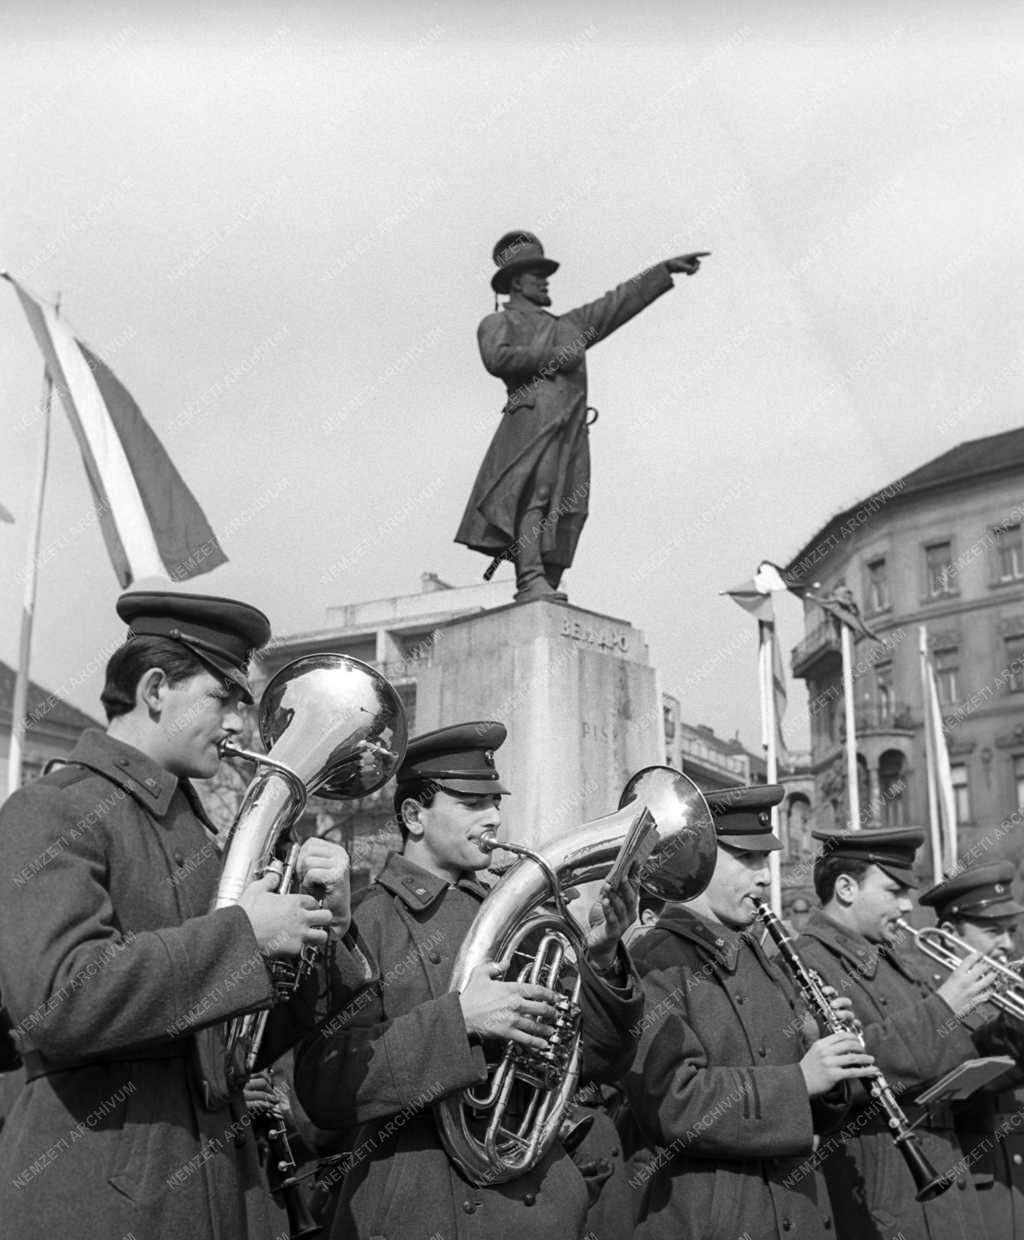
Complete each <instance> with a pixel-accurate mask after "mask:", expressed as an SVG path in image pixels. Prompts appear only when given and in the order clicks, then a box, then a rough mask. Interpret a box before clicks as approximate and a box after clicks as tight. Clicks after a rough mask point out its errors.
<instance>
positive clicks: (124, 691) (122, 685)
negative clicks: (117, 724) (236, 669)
mask: <svg viewBox="0 0 1024 1240" xmlns="http://www.w3.org/2000/svg"><path fill="white" fill-rule="evenodd" d="M151 667H158V668H160V670H161V671H162V672H164V674H165V675H166V676H167V679H168V681H169V682H170V683H171V684H172V685H177V684H180V683H181V682H182V681H183V680H189V679H190V678H191V677H193V676H195V675H196V674H197V673H198V672H205V671H206V670H207V667H206V664H205V663H203V661H202V660H201V659H199V658H197V657H196V656H195V655H194V654H193V653H192V651H191V650H189V649H188V647H187V646H183V645H182V644H181V643H180V642H176V641H171V639H170V638H167V637H149V636H141V637H130V638H129V639H128V640H127V641H126V642H125V643H124V645H123V646H118V648H117V649H116V650H115V651H114V653H113V654H112V655H111V656H110V660H109V662H108V663H107V682H106V684H105V685H104V686H103V692H102V693H101V694H100V701H101V702H102V703H103V709H104V710H105V711H106V712H107V722H108V723H109V722H110V720H111V719H116V718H117V717H118V715H127V714H128V712H129V711H131V710H134V709H135V690H136V689H137V688H138V686H139V681H140V679H141V678H142V676H143V675H145V673H146V672H148V671H149V669H150V668H151Z"/></svg>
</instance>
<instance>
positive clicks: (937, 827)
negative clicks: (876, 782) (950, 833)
mask: <svg viewBox="0 0 1024 1240" xmlns="http://www.w3.org/2000/svg"><path fill="white" fill-rule="evenodd" d="M917 652H918V656H919V658H918V662H919V665H920V669H921V701H922V702H923V703H924V711H923V712H922V713H923V714H924V768H925V770H924V774H925V783H926V784H927V785H928V836H929V839H930V840H931V845H932V881H933V882H935V883H941V882H942V879H943V872H942V861H943V855H942V824H941V822H940V820H939V798H938V790H937V788H936V774H937V772H938V754H937V753H936V737H935V732H934V727H933V723H932V709H931V705H932V703H931V684H930V682H929V677H928V630H927V629H926V628H925V626H924V625H923V624H921V625H918V628H917Z"/></svg>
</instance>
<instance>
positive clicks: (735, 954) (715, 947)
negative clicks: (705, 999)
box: [656, 905, 742, 973]
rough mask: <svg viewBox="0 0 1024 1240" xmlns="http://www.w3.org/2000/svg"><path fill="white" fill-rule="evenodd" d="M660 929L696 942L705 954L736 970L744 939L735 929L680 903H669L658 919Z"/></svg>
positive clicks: (733, 970) (727, 968)
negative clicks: (692, 910)
mask: <svg viewBox="0 0 1024 1240" xmlns="http://www.w3.org/2000/svg"><path fill="white" fill-rule="evenodd" d="M656 925H657V927H658V929H659V930H668V931H670V933H672V934H678V935H679V937H680V938H682V939H687V940H688V941H689V942H691V943H694V944H695V945H696V946H697V947H698V948H699V949H700V950H701V951H702V952H703V953H704V954H705V955H707V956H710V957H711V958H712V959H713V960H715V961H717V963H718V964H720V965H721V966H722V968H724V969H726V970H728V972H730V973H733V972H735V970H736V962H737V960H738V959H739V954H740V943H741V942H742V938H741V936H740V934H739V933H738V932H737V931H735V930H730V929H728V928H727V927H726V926H723V925H721V924H720V923H719V922H716V921H709V920H708V919H707V918H706V917H701V916H699V915H698V914H697V913H693V912H691V911H690V910H689V909H687V908H682V907H680V906H679V905H675V906H672V905H669V906H668V907H667V908H666V909H665V911H664V912H663V913H662V914H661V916H660V917H659V918H658V920H657V923H656Z"/></svg>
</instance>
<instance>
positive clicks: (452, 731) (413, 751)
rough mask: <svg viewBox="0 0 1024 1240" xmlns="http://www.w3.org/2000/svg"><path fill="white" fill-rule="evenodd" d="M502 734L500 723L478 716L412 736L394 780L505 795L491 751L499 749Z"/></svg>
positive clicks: (501, 724) (502, 725)
mask: <svg viewBox="0 0 1024 1240" xmlns="http://www.w3.org/2000/svg"><path fill="white" fill-rule="evenodd" d="M506 735H507V732H506V729H505V725H504V724H503V723H496V722H495V721H494V720H493V719H480V720H477V721H475V722H473V723H457V724H455V725H453V726H452V727H449V728H438V729H437V730H436V731H435V732H424V734H423V735H422V736H414V737H413V739H412V740H411V741H410V742H409V747H408V748H407V749H406V751H405V759H404V761H403V762H402V765H401V766H400V767H399V769H398V776H397V782H398V783H399V784H403V783H406V782H407V781H408V780H412V779H425V780H428V781H429V782H431V783H434V784H437V786H438V787H439V788H443V789H444V790H445V791H446V792H461V793H463V794H464V795H467V796H486V795H487V794H488V793H497V794H499V795H502V796H504V795H507V794H508V789H507V788H506V787H505V786H504V785H503V784H502V782H501V776H500V775H499V774H498V771H497V768H496V767H495V765H494V751H495V750H496V749H500V748H501V746H502V745H503V744H504V742H505V737H506Z"/></svg>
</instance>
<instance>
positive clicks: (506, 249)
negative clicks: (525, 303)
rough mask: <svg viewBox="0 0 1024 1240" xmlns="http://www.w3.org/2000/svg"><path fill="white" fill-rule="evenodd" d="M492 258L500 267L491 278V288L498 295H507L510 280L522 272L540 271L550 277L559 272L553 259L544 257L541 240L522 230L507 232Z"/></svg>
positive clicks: (495, 248)
mask: <svg viewBox="0 0 1024 1240" xmlns="http://www.w3.org/2000/svg"><path fill="white" fill-rule="evenodd" d="M492 257H493V258H494V261H495V263H496V264H497V267H498V270H497V271H496V272H495V273H494V275H493V276H491V288H492V289H494V291H495V292H496V293H507V292H508V282H509V280H510V279H511V278H512V277H513V276H514V275H518V273H519V272H520V271H539V272H541V273H542V274H543V275H546V276H549V275H551V274H552V273H553V272H555V271H557V270H558V264H557V263H556V262H555V260H554V259H553V258H545V257H544V247H543V246H542V245H541V243H540V239H539V238H538V237H536V236H534V234H533V233H531V232H524V231H523V229H521V228H518V229H516V231H515V232H507V233H506V234H505V235H504V236H503V237H502V238H501V239H500V240H499V241H498V243H497V245H496V246H495V247H494V252H493V255H492Z"/></svg>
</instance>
